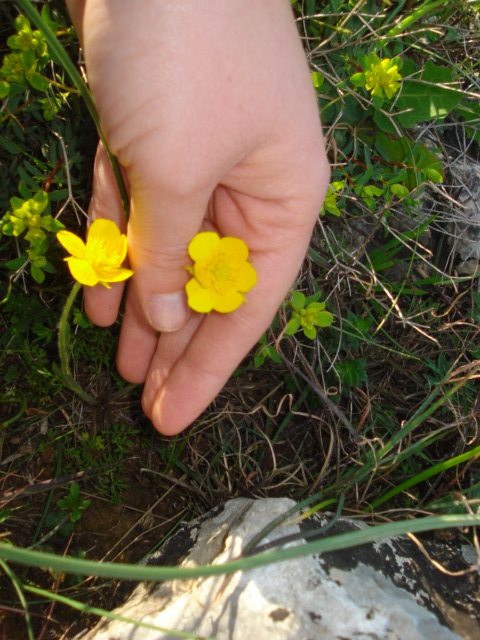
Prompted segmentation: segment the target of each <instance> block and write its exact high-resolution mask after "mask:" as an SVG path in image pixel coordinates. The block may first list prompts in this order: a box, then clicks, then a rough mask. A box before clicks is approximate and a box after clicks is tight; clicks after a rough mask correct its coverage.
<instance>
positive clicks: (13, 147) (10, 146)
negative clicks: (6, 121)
mask: <svg viewBox="0 0 480 640" xmlns="http://www.w3.org/2000/svg"><path fill="white" fill-rule="evenodd" d="M0 147H2V148H3V149H5V151H8V153H10V154H11V155H15V156H16V155H17V154H22V153H23V149H22V147H19V146H18V144H16V143H15V142H13V141H12V140H9V139H8V138H7V137H6V136H0Z"/></svg>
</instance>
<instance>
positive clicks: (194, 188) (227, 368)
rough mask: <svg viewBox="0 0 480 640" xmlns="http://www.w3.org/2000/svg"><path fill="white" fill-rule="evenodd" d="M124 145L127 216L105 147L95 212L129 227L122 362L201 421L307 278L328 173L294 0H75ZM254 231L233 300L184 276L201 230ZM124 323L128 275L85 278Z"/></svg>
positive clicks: (99, 100) (179, 425)
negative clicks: (239, 301)
mask: <svg viewBox="0 0 480 640" xmlns="http://www.w3.org/2000/svg"><path fill="white" fill-rule="evenodd" d="M67 5H68V8H69V11H70V14H71V16H72V19H73V21H74V23H75V26H76V28H77V32H78V33H79V36H80V38H81V41H82V45H83V50H84V56H85V61H86V65H87V73H88V79H89V83H90V87H91V90H92V94H93V97H94V100H95V104H96V106H97V109H98V112H99V114H100V121H101V126H102V129H103V132H104V134H105V136H106V139H107V140H108V144H109V146H110V149H111V151H112V152H113V153H114V154H115V155H116V156H117V158H118V160H119V162H120V164H121V166H122V167H123V170H124V174H125V177H126V181H127V184H128V189H129V193H130V197H131V214H130V218H129V222H128V229H127V225H126V222H125V216H124V213H123V210H122V206H121V203H120V200H119V196H118V191H117V188H116V185H115V181H114V178H113V174H112V172H111V170H110V168H109V165H108V161H107V159H106V156H105V152H104V150H103V149H102V148H101V147H99V150H98V152H97V159H96V164H95V173H94V191H93V196H92V201H91V204H90V209H89V215H90V217H91V218H92V219H94V218H98V217H102V218H110V219H113V220H114V221H115V222H117V224H119V226H120V227H121V228H122V230H124V231H126V232H127V237H128V244H129V250H128V255H129V263H130V267H131V268H132V269H133V270H134V271H135V274H134V276H133V279H132V280H131V281H130V283H129V284H128V285H127V286H128V292H127V298H126V306H125V312H124V315H123V319H122V327H121V335H120V341H119V347H118V355H117V367H118V370H119V372H120V373H121V375H122V376H123V377H124V378H125V379H127V380H129V381H130V382H135V383H142V382H144V383H145V384H144V391H143V397H142V406H143V409H144V411H145V413H146V414H147V416H148V417H149V418H150V419H151V420H152V422H153V424H154V425H155V427H156V428H157V429H158V430H159V431H160V432H162V433H164V434H167V435H173V434H175V433H178V432H180V431H182V430H183V429H185V428H186V427H187V426H188V425H190V424H191V423H192V422H193V421H194V420H195V419H196V418H197V417H198V416H199V415H200V414H201V412H202V411H203V410H204V409H205V408H206V407H207V406H208V405H209V404H210V402H212V400H213V399H214V398H215V397H216V395H217V394H218V393H219V391H220V390H221V388H222V387H223V385H224V384H225V382H226V381H227V380H228V378H229V376H230V375H231V373H232V372H233V370H234V369H235V367H236V366H237V365H238V364H239V363H240V361H241V360H242V359H243V358H244V357H245V355H246V354H247V353H248V351H249V350H250V349H251V348H252V347H253V346H254V345H255V343H256V342H257V341H258V339H259V338H260V336H261V335H262V333H263V332H264V331H265V330H266V329H267V327H268V326H269V325H270V323H271V321H272V319H273V317H274V315H275V313H276V311H277V310H278V308H279V306H280V305H281V303H282V301H283V299H284V298H285V296H286V294H287V293H288V290H289V288H290V287H291V286H292V284H293V283H294V281H295V279H296V276H297V275H298V271H299V269H300V266H301V264H302V261H303V259H304V256H305V253H306V251H307V248H308V244H309V241H310V237H311V233H312V229H313V227H314V225H315V222H316V220H317V217H318V213H319V210H320V208H321V206H322V202H323V199H324V196H325V192H326V189H327V185H328V182H329V178H330V170H329V166H328V162H327V158H326V155H325V150H324V142H323V137H322V131H321V126H320V121H319V117H318V108H317V104H316V99H315V95H314V91H313V87H312V83H311V79H310V75H309V71H308V67H307V64H306V60H305V56H304V52H303V49H302V45H301V42H300V39H299V37H298V34H297V31H296V26H295V23H294V21H293V17H292V14H291V10H290V3H289V1H288V0H261V1H259V0H209V1H208V2H201V1H200V0H137V1H136V2H132V1H131V0H67ZM205 229H213V230H215V231H217V232H218V233H219V235H220V236H235V237H239V238H242V239H243V240H244V241H245V242H246V244H247V246H248V247H249V250H250V258H251V261H252V264H253V265H254V267H255V269H256V271H257V275H258V283H257V285H256V286H255V287H254V288H253V289H252V290H251V291H250V292H248V293H247V294H246V299H247V302H246V303H245V304H244V305H242V307H240V308H239V309H238V310H237V311H235V312H233V313H230V314H218V313H216V312H212V313H210V314H207V315H199V314H197V313H194V312H192V311H191V310H189V309H188V307H187V304H186V296H185V292H184V287H185V284H186V282H187V280H188V278H189V275H188V273H187V271H186V269H185V266H186V265H188V264H190V260H189V258H188V253H187V248H188V244H189V242H190V241H191V240H192V238H193V237H194V236H195V235H196V234H197V233H198V232H199V231H201V230H205ZM84 289H85V291H84V296H85V307H86V310H87V313H88V315H89V317H90V319H91V320H92V321H93V322H94V323H96V324H98V325H100V326H108V325H110V324H112V323H113V322H114V321H115V319H116V317H117V314H118V309H119V305H120V301H121V296H122V290H123V285H122V284H117V285H114V286H112V288H111V289H110V290H107V289H105V288H103V287H102V286H100V285H97V286H96V287H85V288H84Z"/></svg>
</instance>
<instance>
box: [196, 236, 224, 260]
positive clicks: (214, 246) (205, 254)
mask: <svg viewBox="0 0 480 640" xmlns="http://www.w3.org/2000/svg"><path fill="white" fill-rule="evenodd" d="M219 246H220V238H219V236H218V234H217V233H214V232H213V231H203V232H202V233H197V235H196V236H195V237H194V239H193V240H192V241H191V242H190V244H189V245H188V254H189V256H190V257H191V259H192V260H193V261H194V262H201V263H205V262H206V261H208V260H210V259H211V258H212V257H213V256H215V255H217V253H218V248H219Z"/></svg>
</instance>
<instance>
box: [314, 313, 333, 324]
mask: <svg viewBox="0 0 480 640" xmlns="http://www.w3.org/2000/svg"><path fill="white" fill-rule="evenodd" d="M332 322H333V315H332V314H331V313H330V311H319V312H318V314H317V317H316V319H315V324H316V325H317V327H329V326H330V325H331V324H332Z"/></svg>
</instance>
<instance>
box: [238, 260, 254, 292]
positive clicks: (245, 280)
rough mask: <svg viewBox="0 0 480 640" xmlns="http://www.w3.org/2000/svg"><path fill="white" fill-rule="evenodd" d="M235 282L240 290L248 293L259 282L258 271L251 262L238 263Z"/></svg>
mask: <svg viewBox="0 0 480 640" xmlns="http://www.w3.org/2000/svg"><path fill="white" fill-rule="evenodd" d="M235 283H236V287H237V289H238V291H243V292H244V293H246V292H247V291H250V289H252V288H253V287H254V286H255V285H256V284H257V272H256V271H255V269H254V268H253V267H252V265H251V264H250V263H249V262H244V263H242V264H239V265H237V267H236V268H235Z"/></svg>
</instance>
